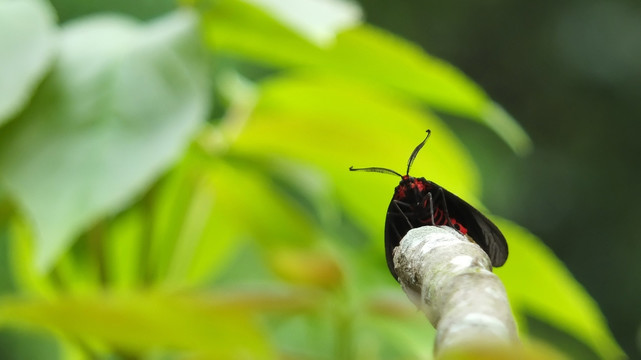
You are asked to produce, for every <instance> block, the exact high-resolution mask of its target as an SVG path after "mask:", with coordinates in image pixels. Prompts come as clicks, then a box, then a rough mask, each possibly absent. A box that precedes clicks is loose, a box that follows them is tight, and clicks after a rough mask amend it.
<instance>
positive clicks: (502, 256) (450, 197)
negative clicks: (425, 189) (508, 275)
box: [442, 188, 508, 267]
mask: <svg viewBox="0 0 641 360" xmlns="http://www.w3.org/2000/svg"><path fill="white" fill-rule="evenodd" d="M442 189H443V188H442ZM443 195H444V199H442V200H444V201H445V205H446V206H447V211H448V213H449V215H450V218H452V219H456V221H457V222H459V223H461V224H462V225H463V226H465V227H466V228H467V235H469V236H470V237H471V238H472V239H473V240H474V242H476V243H477V244H478V245H479V246H480V247H481V248H482V249H483V250H484V251H485V252H486V253H487V254H488V255H489V256H490V260H492V266H494V267H499V266H502V265H503V264H505V261H506V260H507V255H508V248H507V241H506V240H505V236H503V234H502V233H501V230H499V228H498V227H497V226H496V225H494V223H493V222H492V221H491V220H490V219H488V218H487V217H486V216H485V215H483V214H481V212H480V211H478V210H476V209H475V208H474V207H473V206H472V205H470V204H468V203H467V202H465V200H463V199H461V198H459V197H458V196H456V195H454V194H452V193H451V192H449V191H447V190H445V189H443Z"/></svg>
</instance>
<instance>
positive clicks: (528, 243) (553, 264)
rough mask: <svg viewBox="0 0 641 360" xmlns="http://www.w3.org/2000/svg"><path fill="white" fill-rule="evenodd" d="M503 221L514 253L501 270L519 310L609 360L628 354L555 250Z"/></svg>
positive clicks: (596, 306) (513, 305) (501, 224)
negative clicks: (568, 335)
mask: <svg viewBox="0 0 641 360" xmlns="http://www.w3.org/2000/svg"><path fill="white" fill-rule="evenodd" d="M497 224H498V225H499V227H500V228H501V231H503V233H504V234H505V237H506V238H507V239H508V240H509V243H510V257H509V260H508V262H507V263H506V265H505V267H503V268H499V269H496V273H497V274H498V275H499V276H500V277H501V279H502V280H503V282H504V284H505V287H506V289H507V292H508V295H509V298H510V301H511V305H512V308H513V310H514V311H515V312H517V313H521V312H525V313H528V314H532V315H533V316H536V317H537V318H539V319H541V320H544V321H545V322H547V323H549V324H551V325H553V326H556V327H558V328H559V329H563V330H565V331H567V332H568V333H569V334H571V335H573V336H574V337H576V338H577V339H579V340H581V341H583V342H585V344H587V345H589V346H590V347H591V348H592V349H593V350H594V351H596V352H597V353H598V354H599V355H600V356H601V357H602V358H603V359H620V358H623V357H624V354H623V352H622V350H621V348H619V345H618V344H617V343H616V341H615V340H614V337H613V336H612V334H611V333H610V331H609V329H608V325H607V322H606V320H605V318H604V317H603V315H602V314H601V311H600V310H599V307H598V305H597V304H596V303H595V302H594V300H592V298H591V297H590V295H589V294H588V293H587V292H586V291H585V289H583V287H581V285H580V284H579V283H578V282H577V281H576V280H575V279H574V277H572V274H570V273H569V272H568V270H567V269H566V268H565V266H564V265H563V264H562V263H561V262H560V261H559V260H558V259H557V258H556V257H555V256H554V254H553V253H552V252H551V251H550V250H549V249H548V248H547V247H545V245H544V244H543V243H542V242H541V241H540V240H539V239H537V238H536V237H535V236H534V235H532V234H530V233H529V232H528V231H527V230H525V229H523V228H520V227H518V226H516V225H514V224H513V223H510V222H508V221H506V220H501V221H497Z"/></svg>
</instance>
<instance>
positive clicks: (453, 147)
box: [232, 76, 478, 238]
mask: <svg viewBox="0 0 641 360" xmlns="http://www.w3.org/2000/svg"><path fill="white" fill-rule="evenodd" d="M261 90H262V92H261V97H260V99H259V101H258V104H257V105H256V107H255V109H254V112H253V113H252V115H251V117H250V119H249V120H248V122H247V124H246V126H245V128H244V129H243V131H242V133H241V134H240V135H239V136H238V138H237V139H236V140H235V141H234V142H233V144H232V151H234V152H238V153H242V154H251V155H252V156H254V157H258V158H261V157H266V156H265V155H264V154H269V155H268V156H274V157H278V156H280V157H284V158H286V159H293V160H296V161H300V162H303V163H309V164H312V165H314V166H316V167H318V168H320V169H322V170H323V171H325V172H326V173H327V174H328V175H329V176H330V177H331V178H332V180H333V182H334V184H335V187H336V191H337V193H338V196H339V198H340V199H341V201H342V202H343V204H344V205H345V206H346V208H347V209H348V211H349V213H350V214H352V215H353V216H354V218H355V219H356V220H357V221H358V223H359V224H360V225H363V228H364V229H367V230H368V231H371V234H372V235H373V236H375V237H376V238H378V237H379V236H380V234H382V226H383V224H384V216H385V211H386V209H387V205H388V203H389V199H390V197H391V196H392V192H393V189H394V186H396V185H397V184H398V181H399V179H395V178H394V177H391V176H385V175H380V174H369V173H368V174H362V173H353V172H350V171H349V167H350V166H351V165H355V166H383V167H389V168H392V169H397V170H398V171H399V172H405V166H406V164H407V158H408V157H409V154H410V153H411V152H412V150H413V149H414V147H415V146H416V144H418V143H419V142H420V141H421V140H422V138H423V136H424V134H425V130H426V129H427V128H430V129H432V132H433V136H432V137H431V138H430V141H429V144H428V145H427V146H426V148H425V149H424V150H423V152H422V153H421V154H420V155H419V158H418V159H417V160H416V162H415V164H414V168H413V169H412V174H414V175H415V176H427V177H429V178H430V179H431V180H434V181H436V182H437V183H441V184H443V185H445V186H447V187H448V189H450V190H452V191H454V192H455V193H458V194H461V195H472V194H474V193H476V192H477V189H478V183H477V181H478V178H477V173H476V168H475V166H474V164H473V163H472V161H471V159H470V157H469V155H468V154H467V153H466V151H465V149H464V147H463V146H462V144H461V143H460V142H458V141H457V140H456V138H455V137H454V136H453V135H452V134H451V133H450V132H449V131H448V130H447V129H446V128H445V126H444V125H443V124H442V123H441V122H440V121H439V120H438V119H437V118H436V117H434V116H431V115H430V114H428V113H425V112H424V111H421V109H420V108H418V107H415V106H413V105H412V104H409V103H407V102H405V101H403V100H401V99H396V98H394V97H393V96H390V95H389V94H386V93H384V92H380V91H376V90H375V89H372V88H369V87H366V86H363V85H362V84H360V83H354V82H350V81H346V80H342V79H338V78H333V77H316V76H294V77H280V78H278V79H274V80H272V81H268V82H265V83H264V84H263V86H262V89H261ZM469 197H470V196H467V198H469Z"/></svg>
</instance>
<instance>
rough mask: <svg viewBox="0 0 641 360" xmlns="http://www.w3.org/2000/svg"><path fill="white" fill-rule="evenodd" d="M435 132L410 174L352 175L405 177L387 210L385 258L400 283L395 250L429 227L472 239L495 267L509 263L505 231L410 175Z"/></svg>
mask: <svg viewBox="0 0 641 360" xmlns="http://www.w3.org/2000/svg"><path fill="white" fill-rule="evenodd" d="M430 134H431V131H430V130H427V136H425V139H424V140H423V141H422V142H421V143H420V144H418V146H417V147H416V149H414V151H413V152H412V155H410V158H409V160H408V161H407V171H406V172H405V175H401V174H399V173H397V172H396V171H394V170H390V169H385V168H380V167H369V168H359V169H356V168H354V167H353V166H352V167H350V168H349V170H350V171H371V172H379V173H384V174H391V175H396V176H400V177H401V182H400V183H399V184H398V186H397V187H396V188H395V189H394V196H393V197H392V201H391V202H390V205H389V207H388V208H387V218H386V219H385V257H386V259H387V267H388V268H389V270H390V272H391V273H392V275H393V276H394V278H395V279H396V280H398V276H397V275H396V271H394V260H393V250H394V248H395V247H396V246H398V245H399V244H400V242H401V239H402V238H403V237H404V236H405V234H407V232H408V231H410V229H413V228H416V227H421V226H425V225H446V226H449V227H452V228H454V229H456V230H457V231H458V232H460V233H461V234H463V235H466V236H467V237H468V238H471V239H472V240H473V241H474V242H476V243H477V244H478V245H479V246H481V248H482V249H483V250H484V251H485V252H486V253H487V254H488V255H489V256H490V260H491V261H492V266H495V267H498V266H501V265H503V264H504V263H505V260H507V253H508V251H507V242H506V241H505V237H504V236H503V234H501V231H500V230H499V229H498V228H497V227H496V225H494V223H492V221H490V220H489V219H488V218H487V217H485V216H484V215H483V214H481V213H480V212H479V211H478V210H476V209H475V208H474V207H473V206H472V205H470V204H468V203H467V202H465V201H463V200H462V199H461V198H459V197H458V196H456V195H454V194H452V193H451V192H449V191H447V190H445V189H444V188H442V187H441V186H439V185H438V184H436V183H433V182H431V181H429V180H426V179H425V178H422V177H421V178H415V177H411V176H410V175H409V173H410V168H411V167H412V163H413V162H414V159H415V158H416V155H417V154H418V152H419V151H420V150H421V148H422V147H423V145H425V142H426V141H427V139H428V138H429V137H430Z"/></svg>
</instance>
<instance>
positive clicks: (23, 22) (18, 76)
mask: <svg viewBox="0 0 641 360" xmlns="http://www.w3.org/2000/svg"><path fill="white" fill-rule="evenodd" d="M56 40H57V29H56V27H55V14H54V11H53V9H52V8H51V6H50V5H49V4H48V3H47V2H45V1H42V0H22V1H7V0H2V1H0V52H1V53H2V56H0V79H2V81H0V125H2V124H3V123H4V122H6V121H7V120H9V119H10V117H11V116H12V115H14V114H15V113H16V112H18V111H19V110H20V109H22V107H23V106H24V105H25V104H26V103H27V101H28V100H29V99H30V98H31V95H32V92H33V90H34V88H35V87H36V85H37V84H38V83H39V82H40V80H42V77H43V76H44V74H45V71H46V70H47V69H48V68H49V66H50V64H51V62H52V60H53V58H54V57H53V55H54V50H55V45H56Z"/></svg>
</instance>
